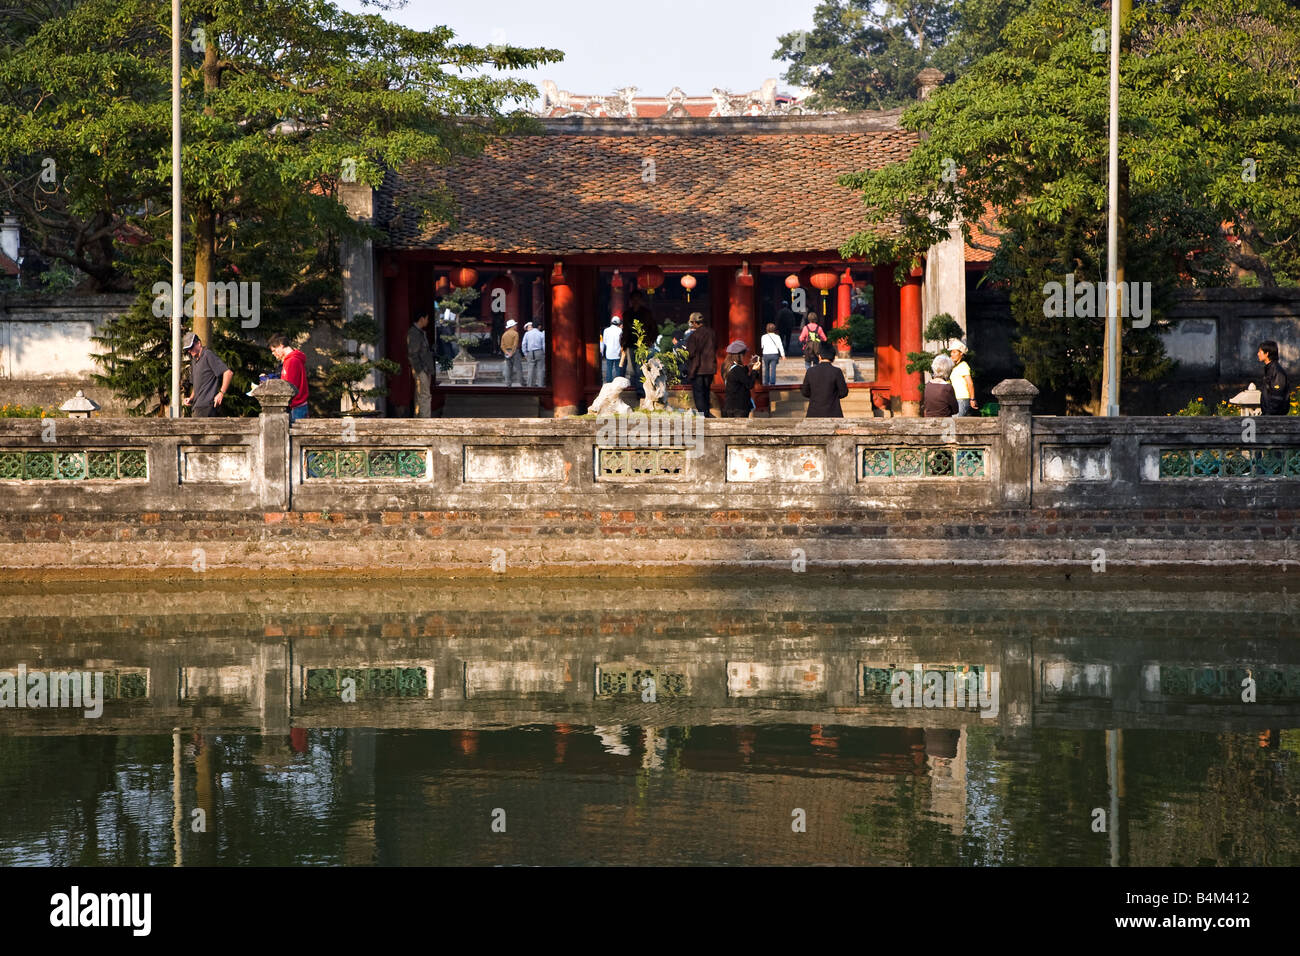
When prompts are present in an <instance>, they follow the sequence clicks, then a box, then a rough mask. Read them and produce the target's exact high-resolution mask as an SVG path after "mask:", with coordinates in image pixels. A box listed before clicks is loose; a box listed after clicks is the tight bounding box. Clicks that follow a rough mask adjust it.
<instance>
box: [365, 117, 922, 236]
mask: <svg viewBox="0 0 1300 956" xmlns="http://www.w3.org/2000/svg"><path fill="white" fill-rule="evenodd" d="M897 117H898V113H897V112H890V113H864V114H848V115H839V116H835V117H829V118H828V117H755V118H749V117H736V118H725V119H711V120H692V119H682V120H675V121H658V122H656V121H654V120H644V119H631V120H628V119H621V120H594V119H584V120H573V119H565V120H544V121H542V122H543V125H544V126H545V128H546V132H545V133H544V134H543V135H531V136H514V137H509V138H505V139H501V140H498V141H496V142H495V143H494V144H493V145H491V146H489V147H488V149H487V150H486V152H484V153H483V154H482V155H480V156H477V157H472V158H464V159H460V160H458V161H456V162H455V163H454V164H453V165H451V166H449V167H416V168H408V169H406V170H403V171H402V172H401V174H400V175H396V174H390V176H389V178H388V180H387V181H386V182H385V184H384V186H383V187H382V188H381V189H380V190H379V194H378V196H377V197H376V200H377V201H376V209H375V214H376V219H377V220H378V224H379V225H381V226H385V227H386V228H387V231H388V234H389V243H388V245H389V247H390V248H398V249H415V248H424V249H444V250H447V251H453V252H480V253H504V252H514V253H526V254H536V255H542V256H545V255H554V256H563V255H571V254H575V253H623V252H636V253H646V254H660V255H672V254H732V255H741V254H756V253H785V252H813V251H817V252H825V251H828V250H835V249H837V248H838V247H839V246H840V245H841V244H842V243H843V242H844V241H845V240H846V239H848V238H849V237H850V236H852V235H853V234H854V233H856V232H860V231H862V230H863V229H865V228H866V226H867V224H866V221H865V219H864V216H863V210H862V204H861V200H860V199H859V198H858V196H857V195H856V194H855V193H853V192H852V191H850V190H848V189H845V188H844V187H842V186H838V185H836V183H835V179H836V177H837V176H839V175H841V174H843V173H849V172H856V171H861V170H866V169H879V168H881V167H883V166H885V165H887V164H889V163H892V162H895V161H897V160H900V159H904V158H906V157H907V155H908V154H909V153H910V152H911V150H912V148H913V147H914V146H915V144H916V142H917V137H916V134H914V133H911V132H908V131H906V130H901V129H899V128H898V124H897ZM647 161H653V167H651V166H650V164H649V163H648V162H647ZM652 169H653V177H652V176H651V175H650V173H651V170H652ZM650 179H652V180H653V181H645V180H650ZM441 184H447V185H449V187H450V190H451V194H452V196H453V197H454V199H455V201H456V205H457V209H458V212H457V217H458V226H457V228H455V229H452V228H450V227H448V226H446V225H445V224H441V225H431V226H427V227H426V228H423V229H421V228H420V227H419V224H418V223H417V221H416V218H417V217H416V215H415V214H414V212H413V211H412V210H411V209H410V208H409V206H408V205H407V203H406V202H405V201H404V196H405V195H406V194H408V192H409V191H411V190H415V189H419V188H422V187H425V186H436V185H441Z"/></svg>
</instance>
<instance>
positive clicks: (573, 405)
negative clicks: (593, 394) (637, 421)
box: [550, 262, 583, 418]
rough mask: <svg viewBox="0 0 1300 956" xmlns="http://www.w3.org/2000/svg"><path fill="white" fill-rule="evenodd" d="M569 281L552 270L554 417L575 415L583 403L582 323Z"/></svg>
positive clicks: (558, 268)
mask: <svg viewBox="0 0 1300 956" xmlns="http://www.w3.org/2000/svg"><path fill="white" fill-rule="evenodd" d="M570 281H571V280H570V279H569V277H568V276H566V275H565V274H564V273H563V272H562V271H561V270H560V264H559V263H558V262H557V263H556V264H555V266H554V268H553V269H552V271H551V337H550V339H551V395H552V397H553V399H554V402H555V417H556V418H564V417H566V416H568V415H576V414H578V411H579V408H578V406H579V405H581V403H582V358H583V355H582V352H583V349H582V344H583V343H582V324H581V319H580V317H579V315H578V301H577V297H576V296H575V295H574V290H573V287H572V286H571V285H570V284H569V283H570Z"/></svg>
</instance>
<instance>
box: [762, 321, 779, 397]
mask: <svg viewBox="0 0 1300 956" xmlns="http://www.w3.org/2000/svg"><path fill="white" fill-rule="evenodd" d="M759 349H760V350H761V351H762V353H763V384H764V385H775V384H776V363H777V362H779V361H781V359H783V358H785V346H783V345H782V344H781V336H779V335H777V334H776V326H775V325H774V324H773V323H771V322H769V323H767V334H766V335H764V336H763V341H762V343H761V344H760V345H759Z"/></svg>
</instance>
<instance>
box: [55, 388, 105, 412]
mask: <svg viewBox="0 0 1300 956" xmlns="http://www.w3.org/2000/svg"><path fill="white" fill-rule="evenodd" d="M59 411H62V412H97V411H99V403H98V402H96V401H95V400H94V399H90V398H87V397H86V393H85V392H83V391H82V390H81V389H77V394H76V395H75V396H73V397H72V398H70V399H68V400H67V401H66V402H64V403H63V404H62V405H60V406H59Z"/></svg>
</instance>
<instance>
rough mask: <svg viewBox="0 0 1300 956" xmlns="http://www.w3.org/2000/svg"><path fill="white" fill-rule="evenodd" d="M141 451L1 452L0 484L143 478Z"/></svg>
mask: <svg viewBox="0 0 1300 956" xmlns="http://www.w3.org/2000/svg"><path fill="white" fill-rule="evenodd" d="M145 462H146V458H145V452H144V449H142V448H131V449H127V450H125V451H19V450H14V449H11V450H8V451H0V481H86V480H88V479H91V480H95V481H116V480H118V479H122V478H145V477H147V476H148V469H147V468H146V465H145Z"/></svg>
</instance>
